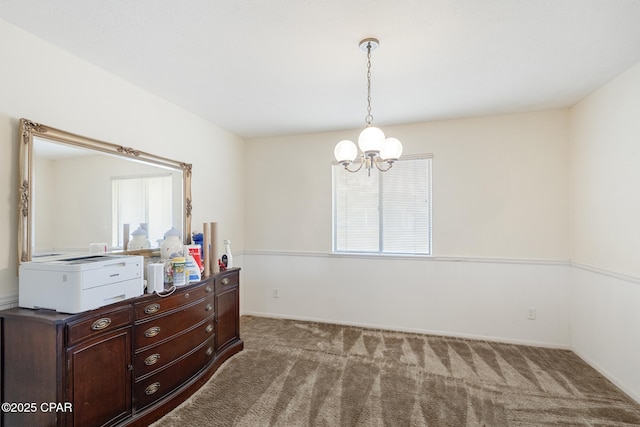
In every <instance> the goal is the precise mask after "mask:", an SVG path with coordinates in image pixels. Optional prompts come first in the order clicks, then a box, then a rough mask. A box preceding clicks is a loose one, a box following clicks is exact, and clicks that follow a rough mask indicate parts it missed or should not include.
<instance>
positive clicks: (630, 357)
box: [570, 265, 640, 402]
mask: <svg viewBox="0 0 640 427" xmlns="http://www.w3.org/2000/svg"><path fill="white" fill-rule="evenodd" d="M570 312H571V349H572V350H573V351H574V352H575V353H576V354H578V355H579V356H580V357H581V358H583V359H584V360H585V361H587V362H588V363H589V364H590V365H591V366H593V367H594V368H596V369H597V370H598V371H599V372H600V373H602V374H603V375H604V376H606V377H607V378H608V379H609V380H611V382H613V383H614V384H616V385H617V386H618V387H620V388H621V389H622V390H623V391H624V392H626V393H627V394H628V395H629V396H631V397H632V398H633V399H635V400H636V401H637V402H640V364H638V360H640V279H638V278H633V277H628V276H622V275H616V274H612V273H611V272H606V271H603V270H599V269H596V268H594V267H589V266H584V265H576V266H575V268H573V269H572V270H571V308H570Z"/></svg>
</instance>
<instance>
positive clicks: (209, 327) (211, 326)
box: [205, 324, 213, 334]
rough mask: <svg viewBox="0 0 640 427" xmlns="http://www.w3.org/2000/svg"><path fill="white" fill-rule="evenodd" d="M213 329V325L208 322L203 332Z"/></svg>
mask: <svg viewBox="0 0 640 427" xmlns="http://www.w3.org/2000/svg"><path fill="white" fill-rule="evenodd" d="M212 331H213V325H212V324H208V325H207V328H206V329H205V332H206V333H208V334H210V333H211V332H212Z"/></svg>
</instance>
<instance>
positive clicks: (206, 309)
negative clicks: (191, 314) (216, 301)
mask: <svg viewBox="0 0 640 427" xmlns="http://www.w3.org/2000/svg"><path fill="white" fill-rule="evenodd" d="M204 310H205V311H211V310H213V305H211V304H207V306H206V307H205V308H204Z"/></svg>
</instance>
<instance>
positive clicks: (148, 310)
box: [144, 303, 160, 314]
mask: <svg viewBox="0 0 640 427" xmlns="http://www.w3.org/2000/svg"><path fill="white" fill-rule="evenodd" d="M158 311H160V304H157V303H155V304H149V305H148V306H146V307H145V308H144V312H145V314H153V313H157V312H158Z"/></svg>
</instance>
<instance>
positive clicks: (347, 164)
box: [344, 162, 364, 173]
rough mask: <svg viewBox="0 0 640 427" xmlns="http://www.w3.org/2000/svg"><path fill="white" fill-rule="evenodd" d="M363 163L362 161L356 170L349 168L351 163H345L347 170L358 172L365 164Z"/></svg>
mask: <svg viewBox="0 0 640 427" xmlns="http://www.w3.org/2000/svg"><path fill="white" fill-rule="evenodd" d="M363 165H364V162H360V166H358V169H355V170H354V169H349V163H345V164H344V169H345V170H346V171H347V172H351V173H356V172H358V171H359V170H360V169H362V166H363Z"/></svg>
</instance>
